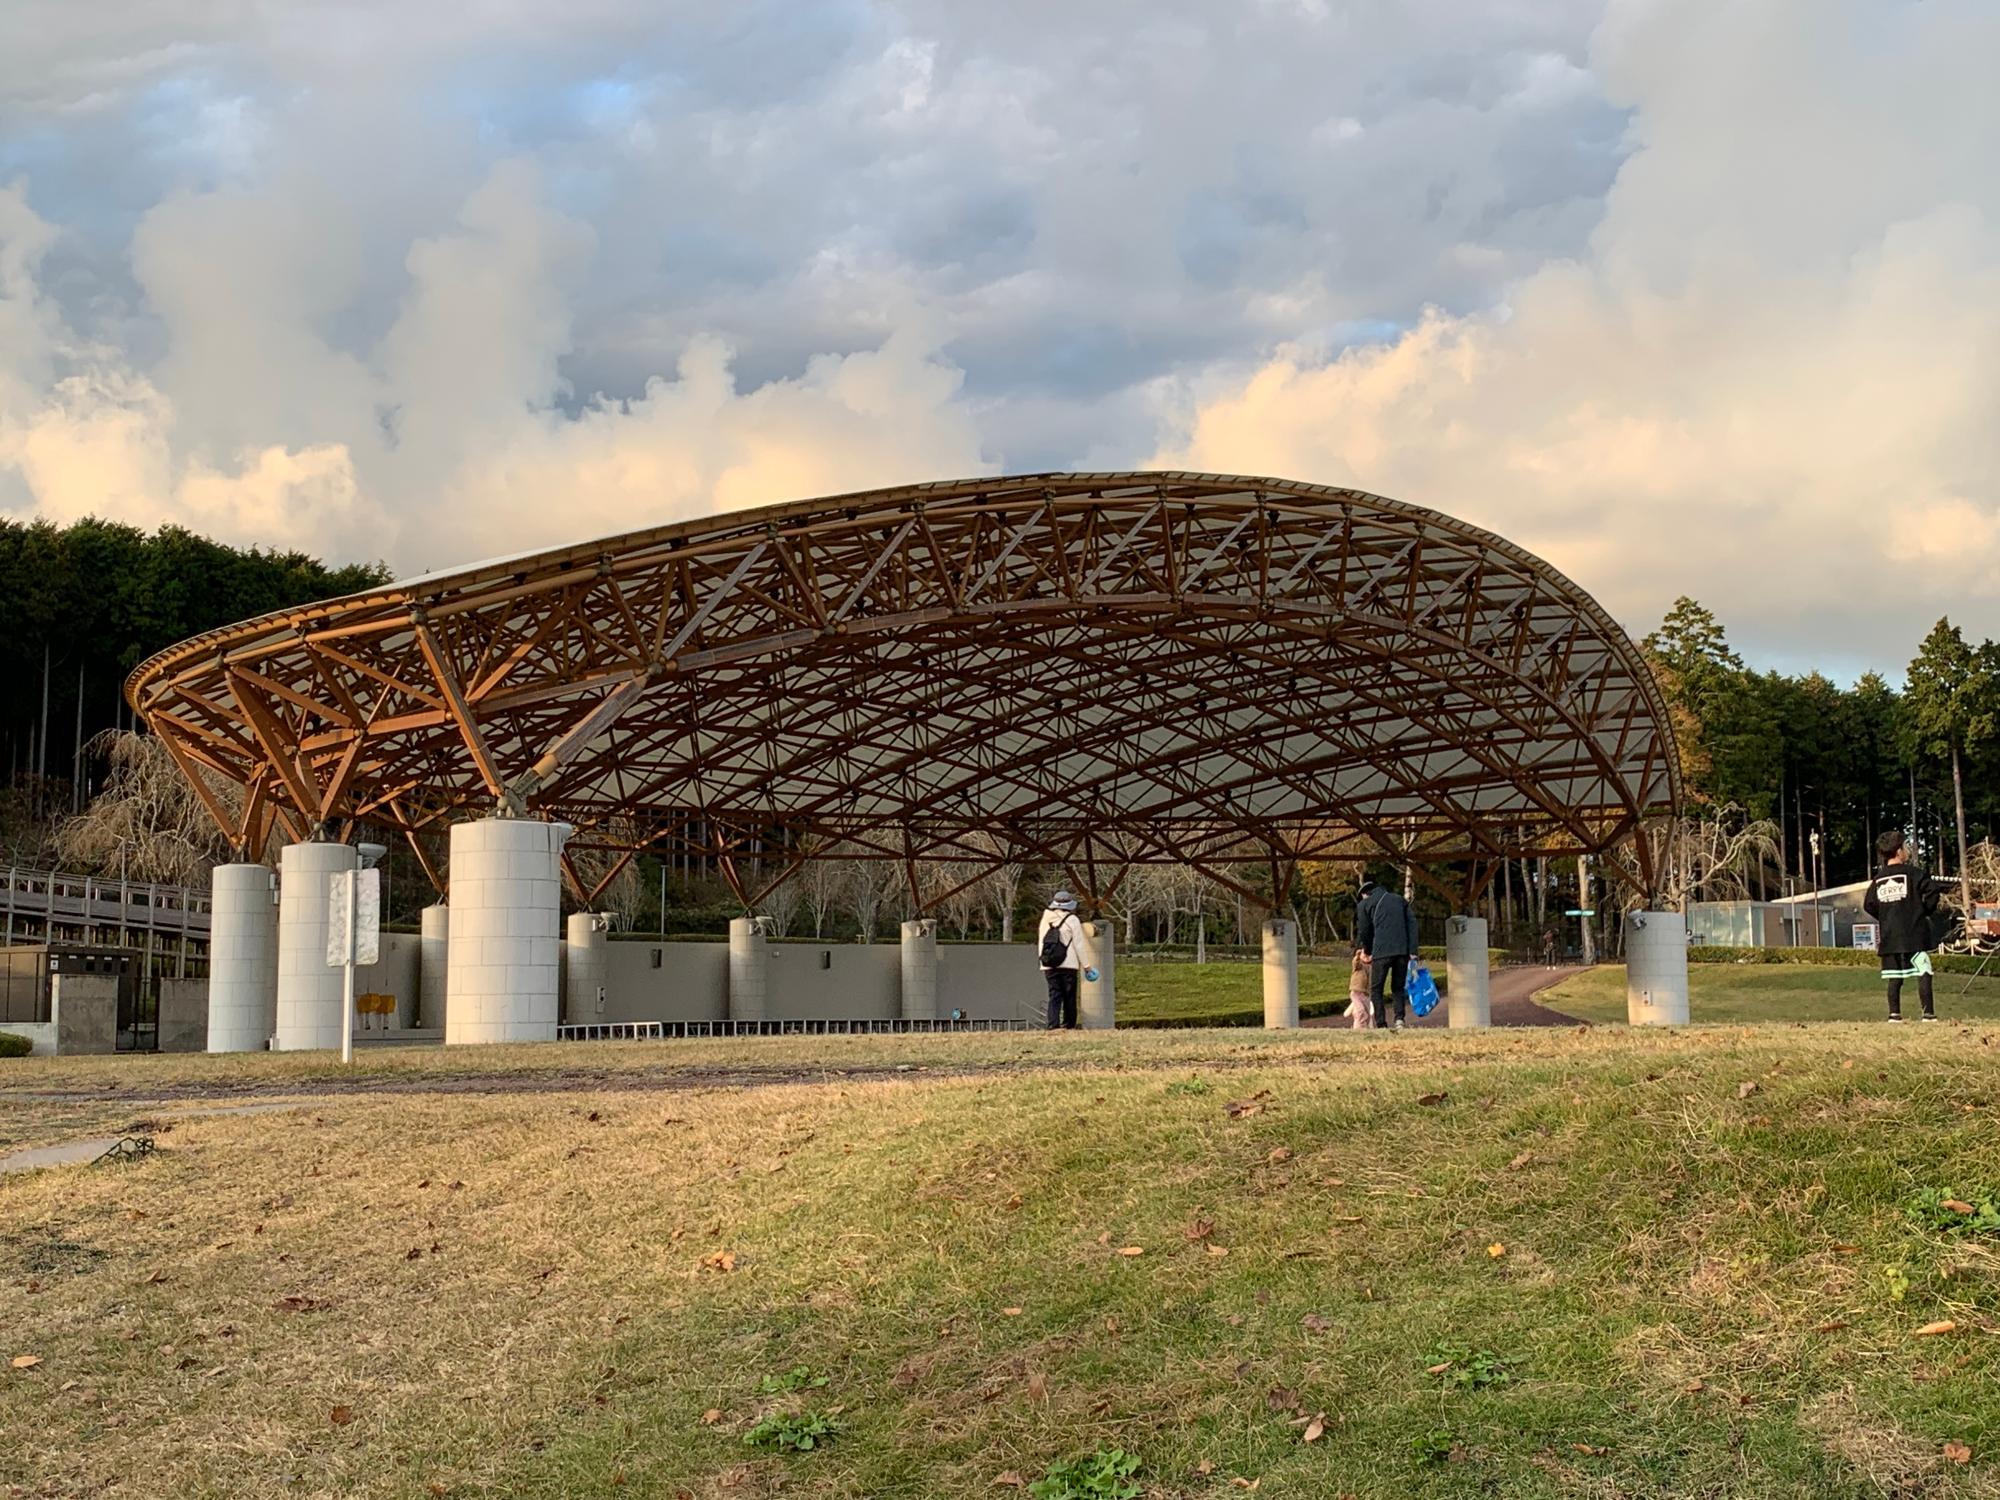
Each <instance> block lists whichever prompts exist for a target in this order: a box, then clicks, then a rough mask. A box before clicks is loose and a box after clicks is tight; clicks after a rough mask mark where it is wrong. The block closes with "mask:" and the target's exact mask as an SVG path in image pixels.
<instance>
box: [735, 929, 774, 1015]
mask: <svg viewBox="0 0 2000 1500" xmlns="http://www.w3.org/2000/svg"><path fill="white" fill-rule="evenodd" d="M770 1018H771V943H770V939H768V938H766V937H765V936H764V929H763V927H762V926H761V925H760V924H759V923H758V921H757V919H756V918H755V917H735V918H732V919H731V921H730V923H729V1019H730V1020H732V1021H768V1020H769V1019H770Z"/></svg>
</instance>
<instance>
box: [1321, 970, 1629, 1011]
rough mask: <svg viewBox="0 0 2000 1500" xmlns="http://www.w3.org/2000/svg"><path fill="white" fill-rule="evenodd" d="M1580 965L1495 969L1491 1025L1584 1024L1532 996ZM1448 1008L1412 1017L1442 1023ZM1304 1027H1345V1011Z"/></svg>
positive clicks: (1441, 1004)
mask: <svg viewBox="0 0 2000 1500" xmlns="http://www.w3.org/2000/svg"><path fill="white" fill-rule="evenodd" d="M1581 973H1583V970H1582V969H1581V968H1575V967H1572V968H1562V969H1545V968H1543V967H1542V966H1541V965H1540V964H1512V965H1509V966H1508V967H1506V968H1501V969H1495V970H1494V971H1493V980H1492V985H1491V987H1490V994H1491V997H1492V1002H1493V1024H1494V1025H1495V1026H1584V1025H1588V1024H1589V1023H1588V1022H1585V1021H1579V1020H1578V1019H1577V1018H1576V1017H1575V1016H1566V1015H1564V1014H1563V1013H1562V1012H1561V1011H1556V1010H1550V1009H1549V1008H1548V1007H1547V1006H1546V1005H1537V1004H1536V1003H1535V1000H1534V997H1535V996H1536V995H1538V994H1540V993H1541V992H1542V991H1543V990H1545V989H1548V988H1549V987H1550V986H1551V985H1557V984H1561V983H1562V982H1563V981H1564V980H1565V979H1568V978H1570V977H1571V976H1572V975H1576V974H1581ZM1450 1009H1451V1002H1450V1001H1449V1000H1441V1001H1439V1002H1438V1008H1437V1009H1436V1010H1434V1011H1432V1012H1431V1013H1430V1014H1429V1015H1427V1016H1425V1017H1424V1018H1423V1019H1422V1020H1421V1021H1418V1020H1416V1019H1415V1018H1414V1017H1413V1018H1412V1020H1411V1024H1412V1025H1415V1026H1443V1025H1445V1024H1446V1021H1447V1017H1448V1014H1449V1012H1450ZM1305 1024H1306V1025H1307V1026H1346V1025H1347V1024H1349V1023H1348V1019H1347V1017H1346V1015H1345V1014H1342V1015H1338V1016H1320V1017H1317V1018H1316V1019H1314V1020H1311V1021H1307V1022H1305Z"/></svg>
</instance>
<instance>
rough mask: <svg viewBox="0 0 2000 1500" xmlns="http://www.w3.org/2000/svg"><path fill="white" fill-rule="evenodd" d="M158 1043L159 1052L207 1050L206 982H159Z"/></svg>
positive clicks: (187, 980)
mask: <svg viewBox="0 0 2000 1500" xmlns="http://www.w3.org/2000/svg"><path fill="white" fill-rule="evenodd" d="M159 1021H160V1029H159V1032H158V1037H159V1046H160V1050H161V1051H162V1052H206V1051H207V1050H208V981H207V980H206V979H162V980H161V981H160V1016H159Z"/></svg>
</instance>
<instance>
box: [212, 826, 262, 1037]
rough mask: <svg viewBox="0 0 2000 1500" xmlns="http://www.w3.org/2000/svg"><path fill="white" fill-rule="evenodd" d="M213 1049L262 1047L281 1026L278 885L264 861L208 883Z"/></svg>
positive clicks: (221, 868)
mask: <svg viewBox="0 0 2000 1500" xmlns="http://www.w3.org/2000/svg"><path fill="white" fill-rule="evenodd" d="M209 907H210V912H211V915H210V917H209V928H208V1050H209V1051H211V1052H262V1051H263V1050H264V1049H265V1048H266V1047H268V1046H270V1045H271V1033H272V1032H273V1031H275V1030H276V1029H277V1026H278V886H277V881H276V880H275V879H273V878H272V875H271V872H270V870H269V869H268V868H266V867H265V866H263V865H217V866H216V867H215V871H214V874H213V875H212V877H211V879H210V884H209Z"/></svg>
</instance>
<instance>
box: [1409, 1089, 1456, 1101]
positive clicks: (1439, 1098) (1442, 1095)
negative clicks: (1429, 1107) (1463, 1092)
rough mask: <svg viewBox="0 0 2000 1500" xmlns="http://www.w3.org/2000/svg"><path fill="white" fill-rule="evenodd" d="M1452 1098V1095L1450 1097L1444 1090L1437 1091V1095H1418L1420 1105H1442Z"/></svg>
mask: <svg viewBox="0 0 2000 1500" xmlns="http://www.w3.org/2000/svg"><path fill="white" fill-rule="evenodd" d="M1450 1097H1451V1095H1450V1094H1449V1093H1447V1092H1446V1091H1445V1090H1443V1089H1439V1090H1438V1091H1437V1092H1436V1093H1435V1094H1419V1095H1417V1103H1419V1104H1442V1103H1444V1101H1445V1100H1447V1099H1449V1098H1450Z"/></svg>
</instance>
